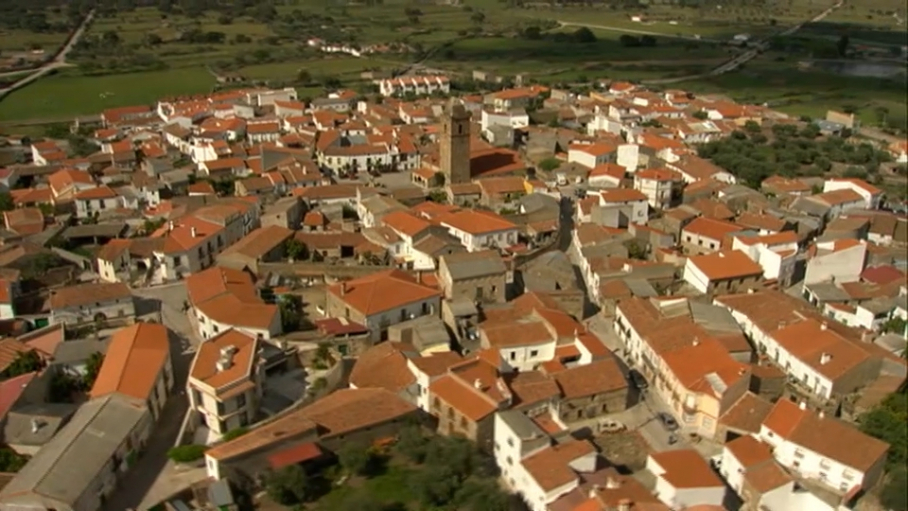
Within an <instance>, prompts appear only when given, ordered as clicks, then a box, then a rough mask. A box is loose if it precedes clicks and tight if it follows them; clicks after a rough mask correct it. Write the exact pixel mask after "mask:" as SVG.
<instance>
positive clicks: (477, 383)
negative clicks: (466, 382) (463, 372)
mask: <svg viewBox="0 0 908 511" xmlns="http://www.w3.org/2000/svg"><path fill="white" fill-rule="evenodd" d="M473 388H475V389H478V390H482V380H480V379H479V378H476V379H475V380H473Z"/></svg>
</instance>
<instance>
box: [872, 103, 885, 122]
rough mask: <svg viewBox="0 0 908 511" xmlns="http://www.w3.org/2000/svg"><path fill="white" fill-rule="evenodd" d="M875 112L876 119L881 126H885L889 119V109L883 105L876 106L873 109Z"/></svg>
mask: <svg viewBox="0 0 908 511" xmlns="http://www.w3.org/2000/svg"><path fill="white" fill-rule="evenodd" d="M873 111H874V113H876V120H877V122H878V123H879V124H880V125H881V126H886V124H888V122H887V121H888V120H889V109H888V108H886V107H884V106H878V107H876V108H874V109H873Z"/></svg>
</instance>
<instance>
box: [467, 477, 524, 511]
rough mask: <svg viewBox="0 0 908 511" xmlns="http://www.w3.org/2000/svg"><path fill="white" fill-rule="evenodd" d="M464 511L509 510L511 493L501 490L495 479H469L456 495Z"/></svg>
mask: <svg viewBox="0 0 908 511" xmlns="http://www.w3.org/2000/svg"><path fill="white" fill-rule="evenodd" d="M454 501H455V502H456V503H457V506H458V507H457V509H460V510H463V511H509V510H510V509H511V508H512V506H511V502H512V497H511V495H509V494H507V493H505V492H504V491H502V490H501V487H500V486H499V485H498V483H497V481H495V480H494V479H468V480H467V481H465V482H464V485H463V486H462V487H461V488H460V489H459V490H457V493H456V494H455V496H454Z"/></svg>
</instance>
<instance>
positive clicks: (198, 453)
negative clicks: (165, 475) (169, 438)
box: [167, 444, 208, 463]
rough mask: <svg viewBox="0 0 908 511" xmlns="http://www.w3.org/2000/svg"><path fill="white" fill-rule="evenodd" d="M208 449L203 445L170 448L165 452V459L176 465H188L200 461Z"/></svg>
mask: <svg viewBox="0 0 908 511" xmlns="http://www.w3.org/2000/svg"><path fill="white" fill-rule="evenodd" d="M207 450H208V447H206V446H204V445H197V444H190V445H180V446H177V447H172V448H171V449H169V450H168V451H167V457H168V458H170V459H171V460H173V461H175V462H177V463H190V462H192V461H196V460H199V459H202V456H204V455H205V451H207Z"/></svg>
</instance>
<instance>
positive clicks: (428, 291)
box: [328, 270, 441, 316]
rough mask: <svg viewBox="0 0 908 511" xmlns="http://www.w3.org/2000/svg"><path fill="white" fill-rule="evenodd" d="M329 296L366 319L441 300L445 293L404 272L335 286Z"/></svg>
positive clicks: (361, 278) (367, 277)
mask: <svg viewBox="0 0 908 511" xmlns="http://www.w3.org/2000/svg"><path fill="white" fill-rule="evenodd" d="M328 292H329V293H331V294H332V295H334V296H336V297H338V298H340V299H341V300H342V301H343V302H344V303H346V304H347V305H348V306H350V307H352V308H353V309H356V310H357V311H359V312H360V313H362V314H363V315H365V316H372V315H375V314H379V313H382V312H385V311H389V310H393V309H397V308H399V307H402V306H404V305H408V304H412V303H416V302H420V301H424V300H431V299H433V298H438V297H440V296H441V293H440V292H439V291H438V290H437V289H435V288H432V287H429V286H426V285H424V284H421V283H419V282H417V281H416V279H415V278H414V277H412V276H411V275H410V274H408V273H405V272H403V271H400V270H388V271H383V272H378V273H373V274H372V275H367V276H365V277H360V278H358V279H353V280H348V281H346V282H342V283H339V284H334V285H333V286H330V287H329V288H328Z"/></svg>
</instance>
